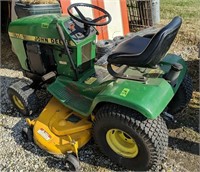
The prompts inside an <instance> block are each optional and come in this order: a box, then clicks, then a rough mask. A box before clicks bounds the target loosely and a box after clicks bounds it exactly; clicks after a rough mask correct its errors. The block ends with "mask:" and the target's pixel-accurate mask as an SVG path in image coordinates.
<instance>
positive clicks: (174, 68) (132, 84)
mask: <svg viewBox="0 0 200 172" xmlns="http://www.w3.org/2000/svg"><path fill="white" fill-rule="evenodd" d="M80 7H81V8H80ZM82 8H88V9H86V10H92V9H94V10H97V11H99V12H100V13H101V14H102V16H101V17H99V18H95V19H90V18H88V17H86V16H84V15H83V13H82V11H81V9H82ZM72 11H75V12H76V13H77V15H74V14H72ZM68 13H69V16H62V15H59V14H45V15H35V16H29V17H25V18H21V19H18V20H16V21H14V22H12V23H11V24H10V26H9V35H10V39H11V41H12V45H13V48H14V50H15V52H16V54H17V56H18V58H19V61H20V63H21V66H22V68H23V71H24V74H25V76H27V77H28V78H30V79H32V83H31V84H27V83H25V82H22V81H19V82H17V83H14V84H13V85H11V86H10V87H9V88H8V95H9V97H10V99H11V101H12V103H13V104H14V106H15V107H16V108H17V109H18V110H19V112H21V113H22V114H23V115H31V114H34V112H35V110H36V109H37V106H36V104H35V102H37V96H36V95H35V91H36V90H37V89H40V88H42V87H44V85H45V86H46V89H47V90H48V92H49V93H50V94H52V96H53V98H51V100H50V101H49V103H48V104H47V106H46V107H45V108H44V109H43V111H42V112H41V114H40V115H39V117H38V118H36V119H34V120H30V119H27V120H26V121H27V124H28V125H29V128H25V129H23V132H22V133H23V136H24V137H25V138H27V139H28V140H31V139H33V141H34V142H35V143H36V144H37V145H38V146H39V147H40V148H42V149H44V150H46V151H47V152H49V153H52V154H66V155H68V154H70V153H74V154H75V155H76V156H77V157H78V149H80V148H81V147H82V146H84V145H85V144H86V143H87V142H88V141H89V140H90V139H91V137H92V136H93V138H94V141H95V142H96V144H97V145H98V147H99V148H100V150H101V151H102V152H103V153H104V154H105V155H107V156H108V157H109V158H110V159H112V160H113V161H114V162H116V163H117V164H119V165H121V166H124V167H125V168H127V169H131V170H137V171H138V170H149V169H152V170H155V168H156V167H157V166H158V165H159V164H161V162H162V160H163V159H164V157H165V155H166V151H167V146H168V132H167V127H166V124H165V121H164V120H163V117H164V118H166V117H168V118H169V117H171V116H172V115H171V114H175V113H178V112H180V111H181V110H182V109H183V108H184V107H185V106H186V105H187V103H188V102H189V100H190V98H191V94H192V85H191V84H192V83H191V78H190V77H189V75H188V74H187V67H186V63H185V62H184V60H183V59H182V58H181V57H179V56H176V55H173V54H167V55H166V53H167V51H168V49H169V48H170V45H171V44H172V42H173V40H174V38H175V37H176V35H177V32H178V30H179V28H180V26H181V22H182V20H181V18H180V17H175V18H174V19H173V20H172V21H171V22H170V23H169V24H168V25H166V26H165V27H163V28H162V29H161V30H160V31H159V32H158V33H156V34H152V35H145V36H143V37H140V36H135V37H132V38H129V39H125V40H124V41H123V42H121V43H120V44H119V45H117V46H116V47H115V48H114V49H113V50H112V52H110V53H109V54H110V55H109V56H108V59H107V62H108V64H107V68H105V66H98V65H95V54H96V53H95V50H96V49H95V48H96V47H95V41H96V35H97V34H98V31H97V30H96V29H95V27H94V26H103V25H107V24H109V23H110V22H111V16H110V14H109V13H108V12H107V11H105V10H104V9H101V8H99V7H97V6H94V5H90V4H84V3H76V4H72V5H70V6H69V8H68ZM116 20H117V19H116ZM92 134H93V135H92ZM68 160H69V161H71V162H72V164H73V165H75V167H77V164H78V163H77V162H76V161H75V156H69V157H68Z"/></svg>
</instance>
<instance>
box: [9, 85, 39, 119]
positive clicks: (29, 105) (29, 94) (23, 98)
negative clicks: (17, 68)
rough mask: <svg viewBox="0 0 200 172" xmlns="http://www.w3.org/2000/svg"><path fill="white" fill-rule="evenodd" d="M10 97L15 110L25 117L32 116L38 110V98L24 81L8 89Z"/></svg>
mask: <svg viewBox="0 0 200 172" xmlns="http://www.w3.org/2000/svg"><path fill="white" fill-rule="evenodd" d="M7 93H8V96H9V98H10V100H11V102H12V104H13V105H14V106H15V108H16V109H17V110H18V111H19V112H20V113H21V114H23V115H25V116H28V115H32V114H33V113H34V112H36V111H37V110H38V107H39V105H38V98H37V96H36V94H35V92H34V90H33V89H32V88H30V87H29V85H28V84H27V83H25V82H23V81H18V82H16V83H14V84H12V85H11V86H9V87H8V90H7Z"/></svg>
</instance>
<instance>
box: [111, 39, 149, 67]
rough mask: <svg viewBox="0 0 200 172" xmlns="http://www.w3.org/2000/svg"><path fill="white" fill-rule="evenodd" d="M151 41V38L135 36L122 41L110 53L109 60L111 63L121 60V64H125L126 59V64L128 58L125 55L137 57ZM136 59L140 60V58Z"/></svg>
mask: <svg viewBox="0 0 200 172" xmlns="http://www.w3.org/2000/svg"><path fill="white" fill-rule="evenodd" d="M150 41H151V39H150V38H144V37H140V36H135V37H133V38H131V39H128V40H126V41H124V42H122V43H120V44H119V45H118V46H117V47H116V48H115V49H114V50H113V51H112V53H111V54H110V55H109V57H108V62H109V63H116V62H119V64H123V61H124V64H126V62H127V59H126V58H124V57H128V58H131V59H132V58H134V57H137V56H138V55H139V54H141V53H142V52H143V51H144V50H145V48H146V47H147V46H148V44H149V42H150ZM132 60H133V59H132ZM135 60H136V59H135ZM141 60H142V59H141ZM136 61H138V59H137V60H136Z"/></svg>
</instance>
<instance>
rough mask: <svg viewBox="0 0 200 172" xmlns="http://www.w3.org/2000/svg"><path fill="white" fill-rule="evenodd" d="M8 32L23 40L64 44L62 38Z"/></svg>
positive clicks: (13, 36) (11, 35)
mask: <svg viewBox="0 0 200 172" xmlns="http://www.w3.org/2000/svg"><path fill="white" fill-rule="evenodd" d="M8 34H9V36H10V37H12V38H17V39H23V40H27V41H34V42H42V43H47V44H55V45H63V42H62V40H61V39H57V38H45V37H40V36H31V35H24V34H20V33H13V32H8Z"/></svg>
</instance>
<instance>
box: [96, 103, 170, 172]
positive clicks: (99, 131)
mask: <svg viewBox="0 0 200 172" xmlns="http://www.w3.org/2000/svg"><path fill="white" fill-rule="evenodd" d="M93 130H94V131H93V136H94V140H95V142H96V144H97V145H98V147H99V148H100V150H101V151H102V152H103V153H104V154H105V155H107V156H108V157H109V158H110V159H112V160H113V161H114V162H116V163H117V164H119V165H121V166H124V167H125V168H127V169H130V170H136V171H140V170H142V171H146V170H150V169H151V170H156V168H157V167H158V166H159V165H160V164H161V162H162V160H163V159H164V158H165V154H166V151H167V146H168V130H167V127H166V124H165V122H164V120H163V119H162V118H161V117H158V118H157V119H154V120H150V119H146V118H145V117H144V116H142V115H141V114H140V113H138V112H136V111H134V110H132V109H129V108H126V107H123V106H119V105H114V104H108V105H105V106H103V107H101V108H100V109H99V110H98V112H97V113H96V115H95V120H94V126H93Z"/></svg>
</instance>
